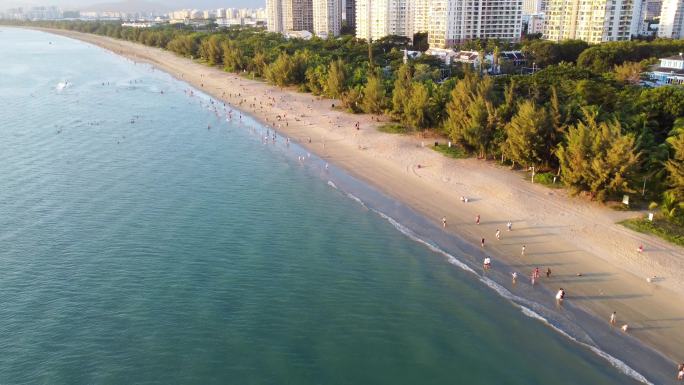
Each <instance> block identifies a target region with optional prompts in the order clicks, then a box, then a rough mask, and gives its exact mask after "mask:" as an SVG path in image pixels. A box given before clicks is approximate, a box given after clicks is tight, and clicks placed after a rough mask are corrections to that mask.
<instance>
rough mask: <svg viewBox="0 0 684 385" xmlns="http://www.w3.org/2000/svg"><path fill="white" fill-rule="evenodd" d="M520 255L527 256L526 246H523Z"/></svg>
mask: <svg viewBox="0 0 684 385" xmlns="http://www.w3.org/2000/svg"><path fill="white" fill-rule="evenodd" d="M520 255H521V256H523V257H524V256H525V245H523V246H522V249H521V250H520Z"/></svg>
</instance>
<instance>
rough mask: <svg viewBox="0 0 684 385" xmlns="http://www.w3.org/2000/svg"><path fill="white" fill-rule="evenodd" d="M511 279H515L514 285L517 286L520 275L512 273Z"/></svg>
mask: <svg viewBox="0 0 684 385" xmlns="http://www.w3.org/2000/svg"><path fill="white" fill-rule="evenodd" d="M511 278H512V279H513V284H514V285H515V282H516V281H517V280H518V273H517V272H515V271H514V272H512V273H511Z"/></svg>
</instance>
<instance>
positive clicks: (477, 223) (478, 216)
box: [475, 214, 480, 225]
mask: <svg viewBox="0 0 684 385" xmlns="http://www.w3.org/2000/svg"><path fill="white" fill-rule="evenodd" d="M475 224H476V225H479V224H480V214H477V215H476V216H475Z"/></svg>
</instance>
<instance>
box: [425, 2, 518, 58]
mask: <svg viewBox="0 0 684 385" xmlns="http://www.w3.org/2000/svg"><path fill="white" fill-rule="evenodd" d="M428 20H429V23H428V24H429V28H428V43H429V44H430V47H431V48H447V47H451V46H453V45H455V44H457V43H460V42H464V41H467V40H471V39H500V40H509V41H518V40H520V36H521V34H522V0H432V1H431V2H430V12H429V16H428Z"/></svg>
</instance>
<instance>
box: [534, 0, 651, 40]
mask: <svg viewBox="0 0 684 385" xmlns="http://www.w3.org/2000/svg"><path fill="white" fill-rule="evenodd" d="M640 14H641V1H640V0H549V1H548V5H547V8H546V26H545V27H544V38H545V39H548V40H553V41H561V40H565V39H579V40H584V41H586V42H589V43H601V42H605V41H619V40H629V39H631V37H632V35H636V34H637V33H638V30H639V24H640V21H639V18H640V17H639V16H640Z"/></svg>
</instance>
